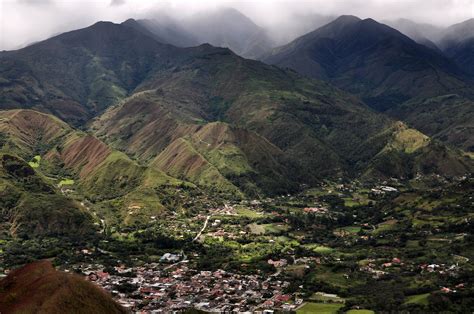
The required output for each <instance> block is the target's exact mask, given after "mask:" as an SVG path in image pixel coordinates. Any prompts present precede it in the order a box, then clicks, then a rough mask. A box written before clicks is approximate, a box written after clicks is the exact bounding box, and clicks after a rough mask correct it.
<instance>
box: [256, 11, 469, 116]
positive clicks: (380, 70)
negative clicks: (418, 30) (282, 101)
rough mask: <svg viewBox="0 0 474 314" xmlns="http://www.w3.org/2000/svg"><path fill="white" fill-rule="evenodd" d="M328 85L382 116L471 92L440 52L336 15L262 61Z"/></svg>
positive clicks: (382, 28)
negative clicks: (417, 100)
mask: <svg viewBox="0 0 474 314" xmlns="http://www.w3.org/2000/svg"><path fill="white" fill-rule="evenodd" d="M263 60H264V61H265V62H267V63H270V64H275V65H278V66H281V67H289V68H292V69H294V70H296V71H298V72H300V73H302V74H304V75H307V76H310V77H314V78H320V79H324V80H328V81H330V82H332V83H333V84H335V85H336V86H339V87H341V88H343V89H345V90H347V91H350V92H351V93H355V94H358V95H360V96H362V98H363V99H364V100H365V101H366V102H367V103H368V104H369V105H370V106H372V107H373V108H375V109H377V110H381V111H384V110H386V109H389V108H391V107H394V106H396V105H398V104H400V103H402V102H404V101H406V100H408V99H410V98H412V97H431V96H437V95H442V94H446V93H471V94H472V91H470V86H469V85H468V84H467V83H465V81H464V79H465V77H464V76H463V74H462V71H461V70H460V69H458V68H457V67H456V65H455V64H454V63H452V62H451V61H450V60H448V59H447V58H446V57H444V56H443V55H442V54H441V53H438V52H436V51H435V50H432V49H429V48H427V47H425V46H423V45H420V44H417V43H416V42H414V41H413V40H411V39H410V38H408V37H406V36H405V35H403V34H401V33H400V32H398V31H396V30H394V29H393V28H390V27H388V26H386V25H383V24H380V23H377V22H376V21H374V20H372V19H365V20H361V19H359V18H357V17H353V16H341V17H339V18H338V19H336V20H335V21H333V22H331V23H329V24H327V25H325V26H323V27H321V28H319V29H317V30H315V31H314V32H312V33H309V34H307V35H305V36H302V37H300V38H298V39H296V40H295V41H293V42H292V43H290V44H288V45H286V46H283V47H280V48H276V49H275V50H274V51H273V52H272V53H271V54H269V55H268V56H266V57H265V58H263Z"/></svg>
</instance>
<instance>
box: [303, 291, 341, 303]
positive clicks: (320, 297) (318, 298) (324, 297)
mask: <svg viewBox="0 0 474 314" xmlns="http://www.w3.org/2000/svg"><path fill="white" fill-rule="evenodd" d="M309 300H311V301H314V302H328V301H329V302H332V303H344V302H345V301H346V300H345V299H343V298H341V297H338V296H337V295H334V296H332V295H331V294H327V293H318V292H316V293H314V294H313V295H312V296H311V297H310V298H309Z"/></svg>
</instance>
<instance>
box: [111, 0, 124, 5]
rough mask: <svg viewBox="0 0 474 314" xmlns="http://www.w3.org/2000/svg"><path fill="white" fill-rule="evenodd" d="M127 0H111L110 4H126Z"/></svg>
mask: <svg viewBox="0 0 474 314" xmlns="http://www.w3.org/2000/svg"><path fill="white" fill-rule="evenodd" d="M125 3H126V2H125V0H112V1H110V6H120V5H123V4H125Z"/></svg>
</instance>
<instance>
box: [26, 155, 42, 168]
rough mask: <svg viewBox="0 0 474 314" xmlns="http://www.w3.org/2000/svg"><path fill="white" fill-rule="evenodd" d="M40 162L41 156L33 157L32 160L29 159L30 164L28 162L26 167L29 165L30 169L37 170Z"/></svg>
mask: <svg viewBox="0 0 474 314" xmlns="http://www.w3.org/2000/svg"><path fill="white" fill-rule="evenodd" d="M40 162H41V156H40V155H36V156H35V157H33V159H31V161H30V162H28V165H30V167H31V168H38V167H39V166H40Z"/></svg>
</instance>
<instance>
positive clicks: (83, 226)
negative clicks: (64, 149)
mask: <svg viewBox="0 0 474 314" xmlns="http://www.w3.org/2000/svg"><path fill="white" fill-rule="evenodd" d="M0 209H1V210H0V225H1V226H2V228H1V229H2V232H6V233H8V235H9V236H13V237H25V236H26V237H29V236H31V235H35V236H39V235H64V236H77V235H81V234H88V233H92V232H94V230H95V228H94V227H93V225H92V218H91V216H90V215H89V213H87V212H86V210H85V208H83V207H82V206H81V205H80V204H79V203H77V202H75V201H73V200H71V199H69V198H67V197H65V196H63V195H62V194H61V193H60V192H59V191H58V190H56V188H54V187H53V186H52V185H51V184H50V183H48V182H47V180H46V178H44V177H43V176H42V175H41V174H39V173H37V172H36V171H35V170H34V169H33V168H31V167H30V166H29V165H28V163H26V162H25V161H24V160H22V159H21V158H18V157H16V156H13V155H9V154H4V153H0Z"/></svg>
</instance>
